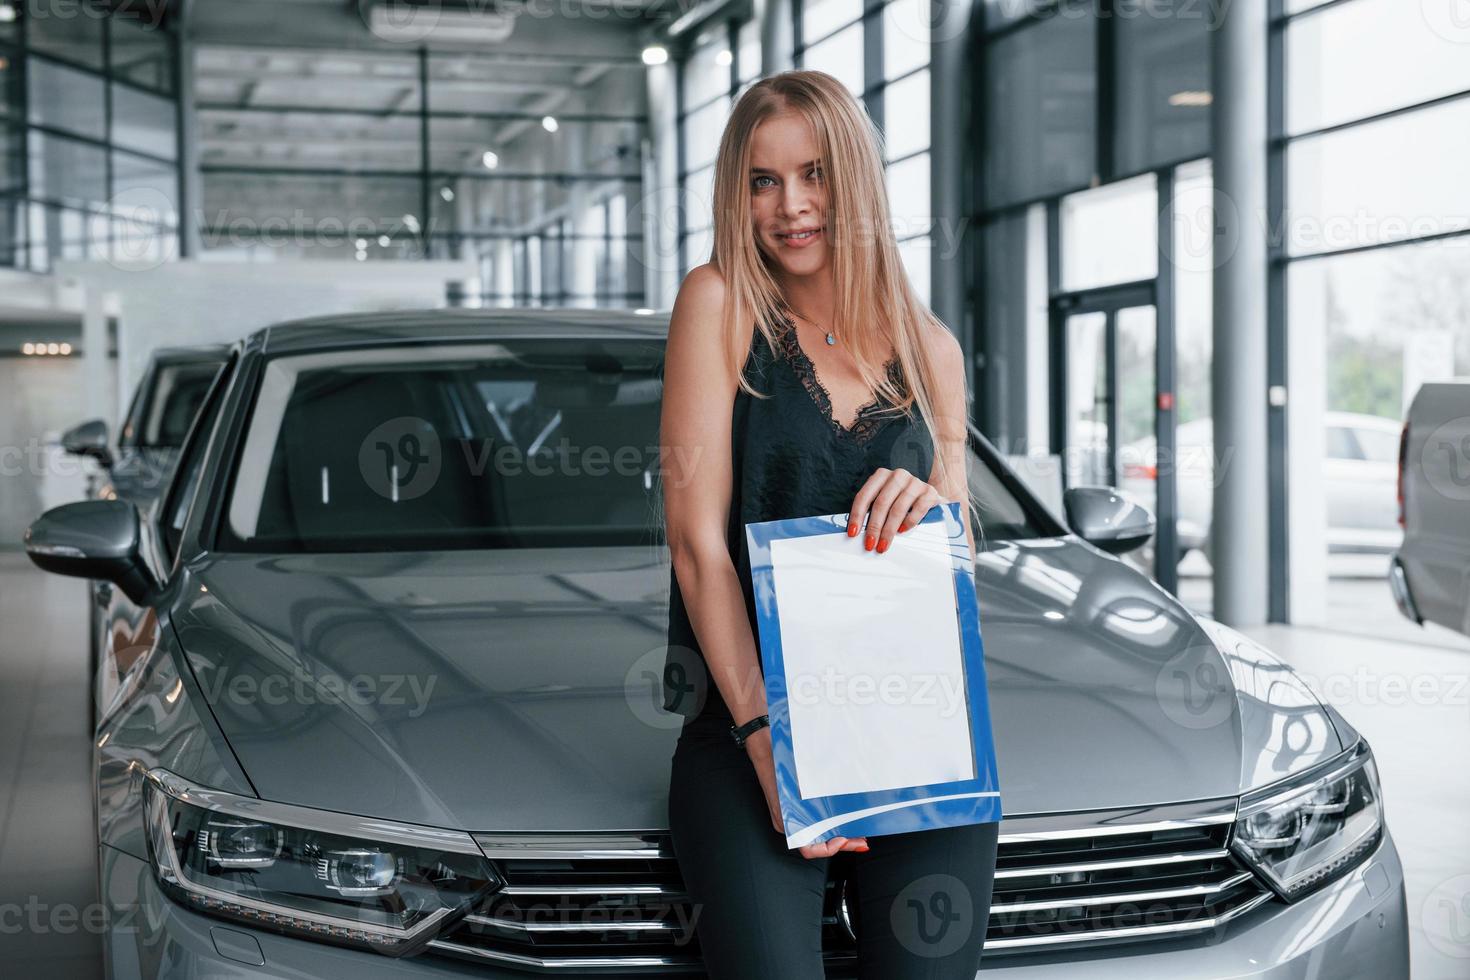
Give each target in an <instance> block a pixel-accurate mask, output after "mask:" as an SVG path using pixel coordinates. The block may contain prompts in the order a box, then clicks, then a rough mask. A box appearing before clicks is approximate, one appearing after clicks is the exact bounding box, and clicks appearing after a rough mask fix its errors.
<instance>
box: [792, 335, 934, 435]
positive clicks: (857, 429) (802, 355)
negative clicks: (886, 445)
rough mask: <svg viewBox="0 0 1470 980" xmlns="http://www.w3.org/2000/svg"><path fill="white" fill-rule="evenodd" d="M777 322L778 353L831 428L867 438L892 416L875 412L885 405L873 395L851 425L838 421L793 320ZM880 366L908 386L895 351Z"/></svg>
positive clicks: (900, 386) (858, 411)
mask: <svg viewBox="0 0 1470 980" xmlns="http://www.w3.org/2000/svg"><path fill="white" fill-rule="evenodd" d="M778 323H780V324H781V325H782V326H783V329H781V330H779V331H778V332H777V334H776V341H777V344H778V346H779V347H780V349H781V354H782V355H783V356H784V357H785V358H786V360H787V361H788V362H789V363H790V364H791V369H792V371H794V372H795V374H796V376H797V378H798V379H800V381H801V384H802V387H804V388H805V389H806V390H807V393H808V394H809V395H811V397H812V400H813V401H814V402H816V404H817V408H818V409H820V410H821V413H822V416H823V417H824V418H825V419H826V420H827V421H828V422H829V423H830V424H831V426H832V428H834V429H836V430H837V431H838V432H839V433H841V434H843V435H845V436H850V437H851V438H853V439H856V440H857V441H858V442H866V441H868V440H869V439H871V438H872V437H873V435H874V434H875V433H877V431H878V430H879V429H881V428H882V427H883V423H884V422H887V421H889V418H891V416H890V417H888V418H885V417H884V416H881V415H879V414H877V413H879V412H881V411H882V410H883V408H884V407H885V405H884V402H883V399H882V397H881V396H879V397H875V398H874V399H873V400H872V401H870V402H868V403H867V404H866V405H864V406H862V407H861V408H859V409H858V410H857V415H856V416H854V418H853V422H852V427H851V428H849V427H848V426H845V425H843V424H842V423H841V422H839V421H837V419H836V418H834V417H833V415H832V396H831V393H829V392H828V391H827V388H826V386H824V385H823V384H822V382H821V381H820V380H818V378H817V368H816V365H814V364H813V363H812V361H811V358H809V357H807V356H806V351H804V350H802V348H801V343H800V341H798V340H797V337H796V326H795V324H793V323H792V322H791V321H790V320H789V319H780V320H778ZM883 367H884V370H885V372H886V373H887V375H888V378H889V380H890V381H892V382H893V383H894V384H895V385H897V386H898V388H899V390H900V391H905V392H906V391H907V390H908V389H907V386H906V385H905V382H904V377H903V369H902V367H901V366H900V364H899V360H898V354H897V353H896V352H895V353H894V355H893V356H892V357H890V358H889V359H888V360H887V361H886V362H884V365H883Z"/></svg>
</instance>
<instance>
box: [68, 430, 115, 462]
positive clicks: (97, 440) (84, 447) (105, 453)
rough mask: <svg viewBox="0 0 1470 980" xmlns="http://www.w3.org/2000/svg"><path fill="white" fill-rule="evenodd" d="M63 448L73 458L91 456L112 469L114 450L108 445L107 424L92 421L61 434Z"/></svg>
mask: <svg viewBox="0 0 1470 980" xmlns="http://www.w3.org/2000/svg"><path fill="white" fill-rule="evenodd" d="M61 448H62V449H63V450H65V451H66V452H69V453H71V454H72V455H73V456H90V457H92V458H93V459H95V460H96V461H97V462H99V463H101V464H102V465H103V466H105V467H107V468H108V469H112V449H111V447H109V446H108V444H107V423H106V422H104V421H102V420H101V419H91V420H90V421H87V422H83V423H81V424H80V425H74V426H72V427H71V428H70V429H67V430H66V431H65V432H63V433H62V434H61Z"/></svg>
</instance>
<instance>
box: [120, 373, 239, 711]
mask: <svg viewBox="0 0 1470 980" xmlns="http://www.w3.org/2000/svg"><path fill="white" fill-rule="evenodd" d="M235 363H236V362H235V359H234V358H231V360H230V361H228V362H227V363H226V364H225V365H224V366H223V368H222V369H221V370H220V371H219V373H218V374H216V375H215V377H214V380H213V381H212V383H211V384H210V387H209V389H208V392H207V393H206V394H205V397H204V400H203V403H202V405H201V408H200V411H199V413H198V414H197V415H196V416H195V418H194V420H193V423H192V424H191V425H190V427H189V430H188V434H187V435H186V436H185V438H184V445H183V447H182V449H181V450H180V454H179V458H178V465H177V466H176V467H175V469H174V471H173V476H172V479H171V480H170V481H169V484H168V488H167V490H166V491H165V492H164V493H163V494H162V495H159V496H154V497H153V498H151V499H150V500H149V501H147V502H146V503H145V504H143V505H141V506H140V507H139V532H140V535H141V541H140V546H141V549H142V552H143V556H144V560H145V561H147V562H148V563H149V565H150V566H151V567H152V570H153V573H154V576H155V578H156V579H157V580H158V581H159V582H160V583H164V584H166V582H167V580H168V578H169V576H170V574H171V573H172V569H173V568H174V565H175V559H176V558H177V557H178V550H179V543H180V535H181V532H182V529H183V526H184V518H185V516H186V515H187V514H188V512H189V506H190V504H191V503H192V501H193V499H194V497H195V496H196V495H197V493H198V487H199V477H200V473H201V471H202V468H203V463H204V453H205V450H206V448H207V447H208V445H209V439H210V436H211V434H212V433H213V432H214V429H215V427H216V426H217V424H218V422H219V416H220V411H221V408H222V406H223V404H224V397H223V396H224V391H225V389H226V388H227V387H228V385H229V381H230V379H231V378H232V377H233V375H234V369H235ZM160 592H161V593H162V594H164V595H166V594H167V589H161V590H160ZM98 595H99V604H100V605H103V607H104V612H103V623H104V626H103V635H102V644H101V651H100V653H101V655H100V658H99V659H100V664H99V668H98V671H97V677H96V679H95V682H94V686H93V693H94V702H95V704H94V708H95V710H94V717H93V721H94V724H95V725H100V724H101V723H102V722H103V721H105V720H106V718H107V716H108V715H109V714H110V713H111V712H112V711H113V710H114V709H115V708H116V706H117V705H119V704H121V703H122V702H123V701H125V700H126V698H127V695H128V692H129V690H130V689H131V687H132V685H134V684H136V683H137V680H138V678H140V677H141V676H142V674H143V673H144V670H143V668H144V667H145V666H146V665H147V663H148V660H149V658H150V656H151V655H152V654H153V653H154V652H155V651H156V650H157V649H158V639H159V630H160V628H161V624H160V615H159V609H158V608H157V607H156V606H153V605H143V604H139V603H135V602H133V601H132V600H131V599H129V598H128V597H127V595H125V594H124V593H123V591H122V590H121V589H118V588H114V587H113V586H112V585H111V584H109V583H101V584H100V585H99V588H98Z"/></svg>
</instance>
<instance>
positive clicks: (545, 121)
mask: <svg viewBox="0 0 1470 980" xmlns="http://www.w3.org/2000/svg"><path fill="white" fill-rule="evenodd" d="M541 128H542V129H544V130H546V131H547V132H548V133H554V132H556V130H557V124H556V117H555V116H542V117H541Z"/></svg>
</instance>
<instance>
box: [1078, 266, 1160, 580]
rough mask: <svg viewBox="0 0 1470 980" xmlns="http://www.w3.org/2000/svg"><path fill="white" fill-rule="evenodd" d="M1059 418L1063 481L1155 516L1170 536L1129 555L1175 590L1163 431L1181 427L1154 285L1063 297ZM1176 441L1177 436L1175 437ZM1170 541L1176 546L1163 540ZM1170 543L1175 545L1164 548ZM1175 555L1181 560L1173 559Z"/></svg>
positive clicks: (1130, 559) (1132, 286)
mask: <svg viewBox="0 0 1470 980" xmlns="http://www.w3.org/2000/svg"><path fill="white" fill-rule="evenodd" d="M1052 323H1053V365H1054V371H1055V375H1054V385H1053V391H1055V392H1059V393H1060V394H1061V397H1060V399H1058V401H1059V402H1060V404H1059V405H1058V406H1057V408H1058V409H1059V411H1057V412H1056V414H1055V415H1054V417H1053V424H1054V432H1053V439H1054V443H1055V444H1056V445H1057V446H1059V447H1060V451H1061V455H1062V472H1063V486H1064V487H1065V488H1067V489H1070V488H1072V487H1079V486H1108V487H1113V488H1115V489H1117V490H1119V491H1121V492H1122V493H1123V494H1124V495H1126V496H1128V497H1130V498H1132V499H1134V500H1136V501H1138V503H1140V504H1142V505H1143V506H1145V507H1147V508H1148V509H1149V510H1150V511H1151V512H1153V514H1154V516H1155V518H1156V519H1157V520H1158V524H1159V528H1160V533H1158V534H1156V535H1155V536H1154V539H1153V540H1151V541H1150V542H1149V543H1148V544H1147V545H1145V546H1144V547H1142V548H1139V549H1138V550H1136V551H1133V552H1130V553H1129V554H1127V555H1125V556H1123V559H1124V561H1127V562H1129V563H1130V564H1132V565H1134V566H1135V567H1137V568H1139V570H1140V571H1143V572H1144V573H1145V574H1148V575H1150V576H1152V577H1153V578H1155V579H1157V580H1158V582H1159V584H1161V585H1163V586H1164V587H1165V588H1167V589H1170V590H1173V589H1174V588H1175V587H1176V585H1177V563H1178V555H1177V545H1176V544H1175V543H1174V539H1175V537H1176V534H1175V531H1174V528H1173V526H1172V524H1170V525H1168V526H1166V515H1165V514H1164V513H1162V512H1161V511H1163V510H1168V511H1169V514H1168V515H1167V520H1168V521H1172V520H1173V519H1174V510H1175V508H1174V506H1173V504H1174V500H1173V494H1172V492H1162V493H1161V481H1167V485H1166V486H1164V488H1163V489H1165V490H1168V491H1172V486H1173V484H1172V481H1173V471H1172V468H1171V467H1169V466H1167V465H1165V466H1160V465H1159V461H1160V459H1161V457H1168V456H1170V453H1169V452H1167V451H1166V452H1165V453H1163V454H1161V453H1160V451H1159V446H1158V439H1157V435H1158V433H1159V431H1160V429H1159V427H1160V425H1161V424H1164V425H1172V424H1173V419H1172V412H1167V411H1166V409H1167V408H1168V407H1170V406H1171V402H1170V401H1169V400H1167V399H1166V398H1165V397H1164V396H1163V395H1161V393H1160V386H1159V377H1158V361H1159V349H1158V336H1159V325H1158V316H1157V311H1156V308H1155V305H1154V302H1153V291H1152V287H1151V285H1150V284H1133V285H1130V286H1126V287H1117V288H1110V289H1104V290H1096V291H1091V292H1087V293H1072V294H1065V295H1063V296H1060V297H1058V298H1057V299H1056V300H1054V301H1053V316H1052ZM1171 441H1172V440H1171ZM1161 539H1165V540H1166V541H1167V544H1161ZM1161 547H1163V548H1166V549H1167V550H1166V551H1165V552H1164V554H1162V555H1161V554H1160V549H1161ZM1171 559H1172V560H1171Z"/></svg>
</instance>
